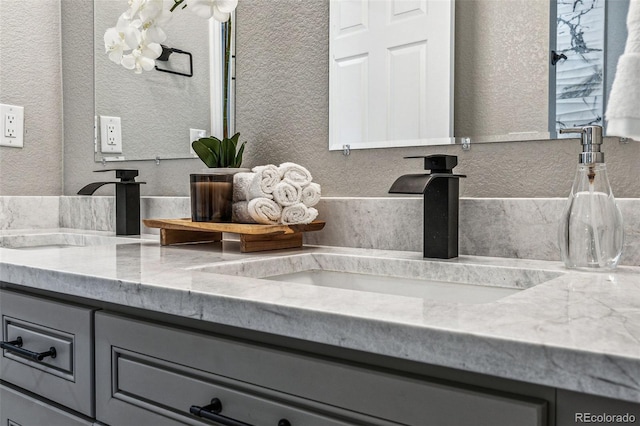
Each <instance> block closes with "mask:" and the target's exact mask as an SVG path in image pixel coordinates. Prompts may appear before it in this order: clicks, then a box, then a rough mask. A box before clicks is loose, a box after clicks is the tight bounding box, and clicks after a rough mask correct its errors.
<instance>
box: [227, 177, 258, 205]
mask: <svg viewBox="0 0 640 426" xmlns="http://www.w3.org/2000/svg"><path fill="white" fill-rule="evenodd" d="M255 176H256V174H255V173H249V172H247V173H236V174H235V175H233V202H234V203H235V202H237V201H245V200H246V199H247V192H248V189H249V186H250V185H251V182H253V178H254V177H255Z"/></svg>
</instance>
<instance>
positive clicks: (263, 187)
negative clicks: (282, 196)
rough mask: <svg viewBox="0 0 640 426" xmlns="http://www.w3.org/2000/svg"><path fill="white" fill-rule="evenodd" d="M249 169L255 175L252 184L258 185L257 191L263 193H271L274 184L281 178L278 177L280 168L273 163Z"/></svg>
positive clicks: (274, 186)
mask: <svg viewBox="0 0 640 426" xmlns="http://www.w3.org/2000/svg"><path fill="white" fill-rule="evenodd" d="M251 171H253V172H254V173H255V174H256V175H257V177H256V179H255V181H254V185H257V186H258V187H259V191H260V192H262V193H263V194H271V193H273V190H274V189H275V188H276V185H277V184H279V183H280V181H281V180H282V178H281V177H280V170H278V168H277V167H276V166H274V165H273V164H267V165H266V166H256V167H254V168H253V169H251Z"/></svg>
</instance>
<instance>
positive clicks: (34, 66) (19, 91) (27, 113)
mask: <svg viewBox="0 0 640 426" xmlns="http://www.w3.org/2000/svg"><path fill="white" fill-rule="evenodd" d="M0 22H1V25H0V103H4V104H11V105H18V106H23V107H24V128H25V135H24V148H23V149H17V148H10V147H0V195H60V193H61V191H62V86H61V65H60V0H0Z"/></svg>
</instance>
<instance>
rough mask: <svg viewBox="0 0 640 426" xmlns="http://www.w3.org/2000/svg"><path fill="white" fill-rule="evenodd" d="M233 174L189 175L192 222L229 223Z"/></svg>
mask: <svg viewBox="0 0 640 426" xmlns="http://www.w3.org/2000/svg"><path fill="white" fill-rule="evenodd" d="M234 174H235V173H202V174H192V175H190V177H191V220H192V221H194V222H231V204H232V202H233V175H234Z"/></svg>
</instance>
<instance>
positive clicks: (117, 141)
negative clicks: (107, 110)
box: [100, 115, 122, 154]
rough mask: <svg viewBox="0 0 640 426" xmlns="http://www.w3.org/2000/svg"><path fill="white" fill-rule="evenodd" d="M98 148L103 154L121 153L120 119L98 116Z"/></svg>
mask: <svg viewBox="0 0 640 426" xmlns="http://www.w3.org/2000/svg"><path fill="white" fill-rule="evenodd" d="M100 146H101V151H102V152H103V153H110V154H111V153H115V154H120V153H122V126H121V124H120V117H108V116H106V115H101V116H100Z"/></svg>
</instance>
